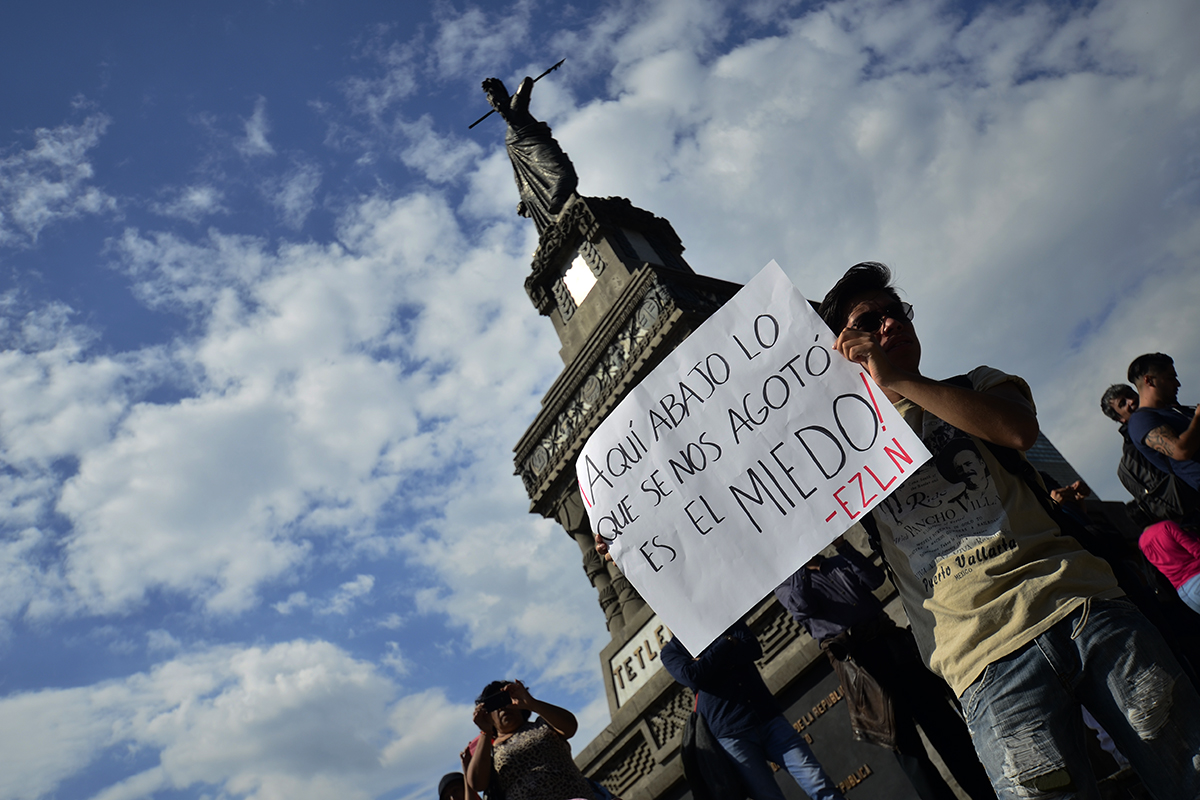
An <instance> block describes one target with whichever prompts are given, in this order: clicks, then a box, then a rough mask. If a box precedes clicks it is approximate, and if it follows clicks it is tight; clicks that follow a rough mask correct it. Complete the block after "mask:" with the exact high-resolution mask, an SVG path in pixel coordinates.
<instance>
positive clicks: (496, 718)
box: [466, 681, 597, 800]
mask: <svg viewBox="0 0 1200 800" xmlns="http://www.w3.org/2000/svg"><path fill="white" fill-rule="evenodd" d="M535 712H536V713H537V715H538V718H537V720H536V721H535V722H530V721H529V720H530V717H532V716H533V714H534V713H535ZM472 721H473V722H474V723H475V725H476V726H478V728H479V738H478V739H476V745H475V750H474V752H473V753H472V754H471V760H470V763H469V764H468V765H467V768H466V773H467V787H468V789H469V790H474V791H476V792H487V791H488V790H489V789H490V788H491V787H492V785H493V782H496V783H498V785H499V789H500V796H501V797H503V798H504V800H575V798H582V800H597V798H596V794H595V792H594V791H593V789H592V786H591V784H590V783H588V780H587V778H585V777H584V776H583V773H582V772H580V771H579V767H577V766H575V761H574V760H573V759H572V758H571V745H570V744H568V743H567V740H568V739H570V738H571V737H572V736H574V735H575V731H576V730H577V729H578V727H579V723H578V721H577V720H576V719H575V715H574V714H572V713H571V712H570V711H567V710H566V709H565V708H561V707H559V706H556V705H553V704H552V703H547V702H545V701H543V700H536V699H534V697H533V696H532V695H530V693H529V689H527V688H525V684H523V683H521V682H520V681H492V682H491V683H489V684H488V685H487V686H485V687H483V691H482V692H480V694H479V697H478V698H477V699H476V701H475V713H474V715H473V716H472Z"/></svg>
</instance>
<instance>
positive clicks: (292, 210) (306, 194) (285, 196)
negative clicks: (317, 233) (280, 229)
mask: <svg viewBox="0 0 1200 800" xmlns="http://www.w3.org/2000/svg"><path fill="white" fill-rule="evenodd" d="M320 185H321V170H320V168H319V167H317V166H316V165H315V164H296V165H295V166H293V167H292V169H290V170H289V171H288V172H287V174H285V175H283V176H282V177H281V178H279V179H278V180H277V181H270V182H268V184H267V193H268V197H269V198H270V201H271V205H273V206H275V208H276V210H278V211H279V214H280V216H281V217H282V219H283V224H284V225H286V226H288V227H289V228H291V229H293V230H300V228H301V227H302V226H303V225H304V220H305V219H306V218H307V217H308V215H309V214H310V213H311V212H312V210H313V207H314V206H315V205H316V193H317V189H318V187H320Z"/></svg>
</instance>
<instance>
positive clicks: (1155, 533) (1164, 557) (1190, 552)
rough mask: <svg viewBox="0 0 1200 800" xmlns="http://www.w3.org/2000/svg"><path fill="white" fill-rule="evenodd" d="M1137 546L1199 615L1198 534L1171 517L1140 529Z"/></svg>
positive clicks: (1181, 598) (1199, 564) (1199, 545)
mask: <svg viewBox="0 0 1200 800" xmlns="http://www.w3.org/2000/svg"><path fill="white" fill-rule="evenodd" d="M1138 547H1140V548H1141V550H1142V552H1143V553H1144V554H1145V555H1146V560H1147V561H1149V562H1150V563H1151V564H1153V565H1154V566H1155V568H1156V569H1157V570H1158V571H1159V572H1161V573H1162V574H1163V575H1164V576H1166V579H1167V580H1169V581H1170V582H1171V585H1172V586H1174V587H1175V591H1176V592H1178V593H1179V599H1180V600H1182V601H1183V602H1184V604H1185V605H1186V606H1187V607H1188V608H1190V609H1191V610H1192V611H1195V612H1196V613H1197V614H1200V537H1198V536H1197V535H1196V531H1195V530H1194V529H1189V528H1184V527H1182V526H1181V525H1178V524H1176V523H1174V522H1171V521H1170V520H1166V521H1163V522H1156V523H1155V524H1153V525H1151V526H1149V527H1148V528H1146V530H1144V531H1142V536H1141V538H1140V539H1138Z"/></svg>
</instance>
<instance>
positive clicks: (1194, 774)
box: [820, 262, 1200, 800]
mask: <svg viewBox="0 0 1200 800" xmlns="http://www.w3.org/2000/svg"><path fill="white" fill-rule="evenodd" d="M820 313H821V316H822V318H823V319H824V320H825V322H826V323H827V324H828V325H829V327H830V328H832V329H833V330H834V331H835V332H837V333H838V337H837V341H836V344H835V348H836V350H837V351H838V352H839V353H840V354H841V355H843V356H844V357H846V358H847V359H849V360H850V361H852V362H854V363H856V364H859V365H860V366H861V367H862V368H864V369H865V370H866V371H868V372H869V373H870V375H871V377H872V378H873V379H874V381H875V383H876V384H878V385H879V386H880V388H881V389H882V390H883V392H884V394H885V395H886V396H887V398H888V399H889V400H890V401H891V402H892V403H893V405H894V406H895V407H896V409H897V411H898V412H899V413H900V415H901V417H903V418H904V420H905V421H906V422H907V423H908V424H909V425H910V427H912V428H913V430H914V431H916V432H917V434H918V435H919V436H920V437H921V439H922V441H923V442H924V443H925V446H926V447H927V448H928V449H929V450H930V452H931V453H932V454H933V461H931V462H927V463H926V464H924V465H922V466H921V467H920V468H918V469H916V470H915V471H913V472H911V473H910V474H909V476H908V477H907V479H906V480H905V482H904V483H903V484H902V485H901V486H900V487H899V488H898V489H897V490H896V491H895V492H894V493H893V494H891V495H889V496H888V497H887V498H886V499H885V500H884V501H883V502H882V503H881V504H880V505H879V506H878V507H876V509H875V510H874V511H873V512H872V513H871V515H870V517H866V518H864V520H865V521H864V526H869V527H868V531H869V532H871V531H872V530H873V537H872V538H873V539H875V540H877V541H878V543H879V544H878V546H879V547H880V548H881V551H882V553H883V556H884V558H885V559H886V560H887V562H888V563H889V565H890V566H891V569H892V573H893V576H894V578H893V580H894V581H895V583H896V585H897V589H898V590H899V592H900V597H901V599H902V601H903V603H904V607H905V609H906V611H907V612H908V617H909V621H910V622H911V624H912V628H913V634H914V636H915V638H916V641H917V645H918V648H919V649H920V652H921V655H922V658H923V660H924V661H925V663H926V665H927V666H928V667H929V668H930V669H932V670H933V671H934V672H935V673H937V674H938V675H940V676H941V677H942V678H943V679H945V681H946V682H947V683H948V684H949V685H950V687H951V689H952V690H953V691H954V692H955V694H956V695H958V697H959V699H960V701H961V703H962V707H963V712H964V714H965V716H966V720H967V726H968V728H969V729H970V731H971V736H972V740H973V742H974V745H975V749H976V752H977V753H978V754H979V759H980V761H981V762H982V763H983V766H984V768H985V769H986V770H987V773H988V777H989V778H990V779H991V782H992V785H993V787H994V788H995V790H996V794H997V795H998V796H999V797H1000V798H1003V799H1004V800H1010V798H1011V799H1012V800H1015V799H1016V798H1022V800H1029V799H1030V798H1039V799H1041V798H1045V799H1047V800H1048V799H1049V798H1067V797H1096V796H1098V788H1097V786H1096V777H1095V775H1094V774H1093V771H1092V767H1091V765H1090V763H1089V762H1088V759H1087V755H1086V749H1085V746H1084V734H1083V726H1082V722H1081V713H1080V706H1081V704H1086V706H1087V708H1088V709H1089V710H1090V711H1091V712H1092V714H1093V715H1094V716H1095V717H1096V719H1098V720H1099V721H1100V723H1101V724H1102V725H1103V726H1104V728H1105V729H1106V730H1107V731H1108V733H1109V734H1110V735H1111V736H1112V738H1113V739H1114V740H1115V741H1116V744H1117V746H1118V747H1119V748H1120V750H1121V752H1122V753H1124V754H1125V755H1126V757H1128V758H1129V760H1130V762H1131V763H1132V764H1133V766H1134V768H1135V769H1136V770H1137V772H1138V775H1139V776H1140V777H1141V779H1142V781H1143V783H1144V785H1145V786H1146V787H1147V789H1148V790H1149V791H1150V792H1151V794H1152V795H1153V796H1154V797H1156V798H1158V800H1175V799H1176V798H1181V797H1197V796H1200V771H1198V770H1197V769H1196V767H1195V765H1196V764H1198V763H1200V696H1197V694H1196V690H1195V689H1194V688H1193V687H1192V685H1191V683H1190V682H1189V681H1187V680H1186V679H1184V678H1183V673H1182V669H1181V667H1180V666H1179V664H1178V662H1177V661H1176V659H1175V658H1174V656H1173V655H1172V654H1171V652H1170V650H1169V648H1168V647H1167V645H1166V643H1165V642H1164V641H1163V638H1162V636H1161V635H1160V634H1159V633H1158V631H1157V630H1156V629H1155V628H1154V627H1153V626H1152V625H1150V623H1149V622H1148V621H1147V620H1146V619H1145V617H1143V616H1142V615H1141V614H1140V613H1139V612H1138V611H1137V609H1136V607H1134V606H1133V604H1131V603H1130V602H1129V601H1127V600H1125V599H1123V598H1122V596H1121V595H1122V592H1121V590H1120V589H1119V587H1118V586H1117V582H1116V579H1115V578H1114V577H1113V573H1112V571H1111V570H1110V569H1109V567H1108V566H1107V564H1106V563H1105V562H1104V561H1103V560H1102V559H1100V558H1098V557H1096V556H1094V555H1092V554H1091V553H1089V552H1088V551H1087V550H1086V549H1085V548H1084V547H1083V546H1081V545H1080V544H1079V542H1077V541H1076V540H1075V539H1074V538H1072V537H1071V536H1067V535H1063V531H1062V528H1061V527H1060V525H1059V522H1058V521H1057V520H1058V517H1057V516H1056V515H1057V514H1058V513H1061V512H1058V511H1057V510H1055V509H1054V508H1053V507H1052V503H1051V502H1050V500H1049V497H1048V496H1047V495H1046V490H1045V487H1044V485H1042V483H1041V481H1040V479H1039V478H1038V476H1037V474H1036V471H1034V470H1033V469H1032V467H1031V466H1029V463H1028V461H1027V460H1026V459H1025V457H1024V451H1025V450H1028V449H1029V448H1030V447H1031V446H1032V445H1033V444H1034V442H1035V440H1036V439H1037V435H1038V422H1037V416H1036V413H1035V410H1034V405H1033V398H1032V396H1031V394H1030V391H1029V387H1028V385H1027V384H1026V383H1025V382H1024V381H1023V380H1021V379H1020V378H1018V377H1016V376H1013V375H1007V374H1005V373H1003V372H1000V371H998V370H995V369H991V368H989V367H979V368H976V369H974V370H972V371H971V372H970V373H969V374H968V375H965V376H962V377H961V378H955V379H950V380H948V381H935V380H931V379H929V378H926V377H924V376H923V375H922V374H921V372H920V362H921V354H922V346H921V341H920V339H919V338H918V337H917V333H916V329H915V327H914V326H913V324H912V318H913V312H912V306H910V305H909V304H907V303H904V302H902V301H901V300H900V298H899V295H898V294H897V292H896V289H895V288H894V287H893V286H892V285H891V273H890V271H889V270H888V268H887V267H886V266H884V265H882V264H879V263H876V262H865V263H861V264H857V265H855V266H854V267H852V268H851V269H850V270H849V271H848V272H847V273H846V274H845V275H844V276H843V277H842V278H841V280H839V281H838V282H837V284H836V285H835V286H834V287H833V289H831V290H830V292H829V293H828V294H827V295H826V296H825V298H824V300H823V301H822V303H821V308H820ZM1143 404H1144V402H1143ZM963 438H967V439H970V440H971V442H972V444H973V445H974V447H975V450H976V451H977V452H978V453H980V455H981V456H982V457H983V459H984V461H985V463H986V465H987V467H988V471H989V473H990V485H989V487H988V488H987V490H986V494H987V496H986V497H984V498H977V499H976V501H975V502H973V503H971V504H970V506H969V508H967V509H965V510H964V509H961V508H959V507H958V506H954V507H953V508H954V511H955V513H953V514H950V513H939V511H946V512H948V511H950V510H951V506H950V505H949V501H950V498H952V497H954V496H955V495H956V494H957V493H958V491H959V490H958V487H957V486H956V485H954V484H952V483H951V482H950V481H949V480H948V479H947V478H946V477H944V476H943V475H941V474H939V472H938V470H937V468H936V465H935V463H936V460H937V457H938V454H939V453H940V452H941V451H942V450H943V449H945V448H946V447H948V446H950V445H951V442H953V441H955V440H957V439H963Z"/></svg>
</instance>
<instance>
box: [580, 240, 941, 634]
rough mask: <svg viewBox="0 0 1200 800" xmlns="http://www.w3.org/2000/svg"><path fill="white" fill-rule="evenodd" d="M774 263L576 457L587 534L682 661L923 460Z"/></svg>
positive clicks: (924, 454)
mask: <svg viewBox="0 0 1200 800" xmlns="http://www.w3.org/2000/svg"><path fill="white" fill-rule="evenodd" d="M834 339H835V337H834V336H833V334H832V333H831V332H830V330H829V328H828V327H826V326H825V323H824V322H822V321H821V318H820V317H818V316H817V314H816V312H814V311H813V310H812V307H811V306H810V305H809V304H808V301H807V300H805V299H804V297H802V296H801V294H800V292H799V291H798V290H797V289H796V287H795V286H793V285H792V283H791V281H789V280H788V279H787V276H786V275H784V274H783V271H782V270H781V269H780V268H779V266H778V265H777V264H776V263H775V262H774V261H772V262H771V263H770V264H768V265H767V266H766V268H764V269H763V271H762V272H760V273H759V274H758V275H757V276H756V277H755V278H754V280H752V281H750V283H748V284H746V286H745V287H743V288H742V290H741V291H739V292H738V293H737V295H735V296H734V297H733V299H732V300H730V301H729V302H728V303H726V304H725V305H724V307H722V308H721V309H720V310H719V311H717V313H716V314H714V315H713V316H712V317H710V318H709V319H708V320H707V321H706V322H705V323H704V324H703V325H702V326H701V327H700V328H699V329H697V330H696V331H695V332H694V333H693V334H692V335H691V336H689V337H688V338H687V339H686V340H685V341H684V342H683V343H682V344H681V345H680V346H679V347H678V348H677V349H676V350H675V351H674V352H673V353H671V355H669V356H668V357H667V358H666V359H665V360H664V361H663V363H662V364H660V365H659V366H658V367H657V368H656V369H655V370H654V371H653V372H652V373H651V374H650V375H649V376H648V377H647V378H646V379H645V380H643V381H642V382H641V383H640V384H639V385H638V386H636V387H635V388H634V389H633V390H632V391H631V392H630V394H629V395H628V396H627V397H626V398H625V399H624V400H623V401H622V402H621V404H620V405H618V406H617V407H616V409H615V410H613V412H612V413H611V414H609V416H608V418H607V419H606V420H605V421H604V422H603V423H602V424H601V425H600V427H599V428H598V429H597V430H596V432H595V433H593V434H592V436H591V438H590V439H589V440H588V442H587V444H586V445H585V447H584V449H583V452H582V453H581V454H580V456H579V460H578V461H577V462H576V473H577V475H578V478H579V489H580V492H581V494H582V495H583V500H584V505H585V507H586V508H587V511H588V518H589V519H590V520H591V523H592V530H593V531H594V532H596V533H598V534H599V535H601V536H603V537H604V538H605V539H606V540H607V541H609V542H611V544H610V546H609V550H610V552H611V553H612V555H613V558H614V559H615V560H616V562H617V566H618V567H619V568H620V569H621V572H622V573H624V574H625V576H626V577H627V578H629V580H630V581H631V582H632V583H633V585H634V586H635V587H636V588H637V590H638V591H639V592H640V593H641V595H642V597H643V598H645V600H646V602H647V603H649V604H650V606H651V607H652V608H653V609H654V610H655V611H656V612H657V613H658V615H659V616H660V617H661V618H662V620H663V621H664V622H665V623H666V624H667V625H668V626H670V628H671V630H672V631H673V632H674V633H675V635H676V636H678V637H679V638H680V641H682V642H683V644H684V645H685V646H686V647H687V648H688V650H690V651H691V652H692V653H693V654H699V652H700V651H701V650H703V649H704V648H705V647H706V646H707V645H708V644H709V643H710V642H712V641H713V640H714V639H716V638H717V637H718V636H719V635H720V634H721V633H722V632H724V630H725V629H726V628H728V627H729V626H730V625H731V624H733V623H734V622H735V621H737V620H738V619H740V618H741V617H742V616H743V615H744V614H745V613H746V612H747V611H749V610H750V608H752V607H753V606H754V604H755V603H757V602H758V601H760V600H762V598H763V597H764V596H766V594H767V593H768V592H770V591H771V590H772V589H774V588H775V587H776V586H778V585H779V584H780V583H781V582H782V581H783V579H784V578H786V577H788V576H789V575H791V574H792V573H793V572H795V571H796V570H797V569H799V568H800V567H801V566H802V565H803V564H804V563H805V562H807V561H808V560H809V559H810V558H812V557H813V555H815V554H816V553H817V552H819V551H820V550H821V549H822V548H823V547H825V545H827V544H829V542H831V541H833V540H834V539H835V538H836V537H837V536H838V535H839V534H841V533H842V532H844V531H845V530H846V529H847V528H849V527H850V526H851V525H852V524H853V523H854V521H855V520H857V519H858V518H859V517H860V516H861V515H862V514H863V513H864V512H865V511H868V510H870V509H871V508H873V507H874V506H875V505H876V504H878V503H879V501H880V500H882V499H883V498H884V497H886V496H887V495H888V494H889V493H891V492H892V491H893V490H895V489H896V487H898V486H899V485H900V483H902V482H903V481H904V480H905V478H906V477H907V476H908V475H909V474H911V473H912V472H913V471H914V470H915V469H916V468H917V467H919V466H920V465H921V464H923V463H924V462H925V461H926V460H928V459H929V452H928V451H927V450H926V449H925V446H924V445H923V444H921V441H920V439H918V438H917V436H916V435H915V434H914V433H913V432H912V431H911V430H910V429H909V427H908V426H907V425H906V424H904V421H903V420H902V419H901V418H900V415H899V414H898V413H897V412H896V411H895V409H893V408H892V406H891V404H890V403H889V402H888V401H887V399H886V398H885V397H884V395H883V392H882V391H881V390H880V389H879V387H877V386H876V385H875V383H874V382H873V381H872V380H871V379H870V377H869V376H868V375H867V374H866V372H865V371H864V370H863V369H862V368H861V367H859V366H858V365H857V364H854V363H852V362H850V361H847V360H846V359H845V358H843V357H842V356H841V355H839V354H838V353H837V352H836V351H834V350H833V343H834Z"/></svg>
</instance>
